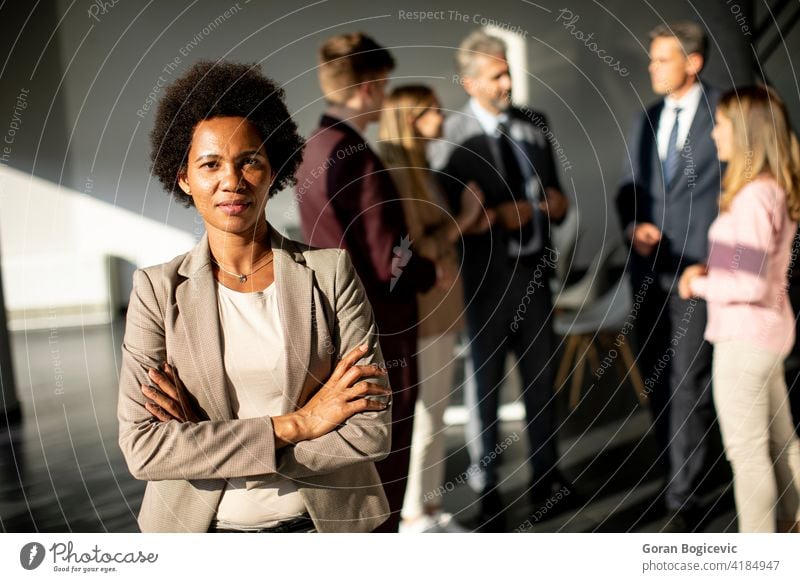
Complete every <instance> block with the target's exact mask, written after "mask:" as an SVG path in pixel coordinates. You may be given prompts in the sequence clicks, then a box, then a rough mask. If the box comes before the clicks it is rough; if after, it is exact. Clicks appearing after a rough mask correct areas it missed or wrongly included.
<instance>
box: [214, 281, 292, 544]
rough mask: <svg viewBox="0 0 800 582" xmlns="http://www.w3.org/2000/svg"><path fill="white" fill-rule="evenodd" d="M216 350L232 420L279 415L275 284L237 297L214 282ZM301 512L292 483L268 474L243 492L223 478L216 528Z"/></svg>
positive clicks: (280, 354) (281, 369)
mask: <svg viewBox="0 0 800 582" xmlns="http://www.w3.org/2000/svg"><path fill="white" fill-rule="evenodd" d="M217 304H218V307H219V321H220V329H221V331H222V346H223V347H222V351H223V361H224V364H225V375H226V380H227V388H228V395H229V398H230V401H231V408H232V411H233V415H234V418H256V417H261V416H277V415H280V414H283V413H284V412H285V411H286V410H287V409H288V406H287V405H286V404H285V402H284V387H285V385H286V356H285V349H286V342H285V339H284V336H283V328H282V327H281V318H280V313H279V312H278V297H277V293H276V292H275V284H272V285H270V286H269V287H267V288H266V289H265V290H264V291H258V292H256V293H239V292H238V291H233V290H232V289H228V288H227V287H225V286H224V285H222V284H220V283H217ZM304 513H306V506H305V503H304V502H303V498H302V496H301V495H300V493H299V492H298V491H297V488H296V487H295V485H294V483H293V482H292V481H291V480H289V479H285V478H282V477H281V476H280V475H272V476H269V477H267V478H266V479H264V480H263V481H261V482H260V483H259V485H258V486H257V487H255V488H253V489H250V490H249V491H248V490H247V489H246V488H245V479H243V478H238V479H229V480H228V485H227V487H226V488H225V491H224V493H223V494H222V499H221V500H220V502H219V507H218V508H217V518H216V519H217V527H223V528H229V529H247V528H253V529H255V528H263V527H272V526H274V525H277V524H278V523H279V522H281V521H285V520H287V519H291V518H293V517H297V516H298V515H302V514H304Z"/></svg>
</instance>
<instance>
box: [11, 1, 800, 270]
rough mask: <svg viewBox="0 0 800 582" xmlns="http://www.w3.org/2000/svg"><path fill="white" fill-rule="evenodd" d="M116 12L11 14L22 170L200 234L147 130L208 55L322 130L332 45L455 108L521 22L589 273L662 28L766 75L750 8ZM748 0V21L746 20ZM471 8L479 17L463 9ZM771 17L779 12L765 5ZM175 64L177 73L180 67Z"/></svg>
mask: <svg viewBox="0 0 800 582" xmlns="http://www.w3.org/2000/svg"><path fill="white" fill-rule="evenodd" d="M102 4H103V3H102V2H93V1H89V0H76V1H75V2H72V1H66V0H62V1H56V2H41V3H40V4H38V5H37V7H36V9H35V12H34V13H33V15H32V16H31V18H29V19H28V20H27V22H26V18H27V17H28V16H29V14H28V10H30V8H29V7H28V3H22V2H18V3H8V2H7V3H4V4H3V7H2V9H1V10H0V21H2V22H3V25H2V26H3V34H2V35H0V42H1V43H2V47H3V48H5V49H6V50H5V51H3V53H2V54H5V55H7V57H8V58H7V60H6V64H5V66H4V68H3V70H2V74H1V75H0V76H2V88H3V89H2V95H0V124H5V119H6V118H8V119H9V120H10V119H11V117H12V115H13V110H14V103H15V102H16V95H17V93H18V92H19V89H20V88H23V87H25V88H28V89H29V90H30V99H29V102H30V107H29V108H28V109H27V110H26V112H25V113H24V119H23V123H22V127H21V129H20V131H18V132H17V139H16V142H15V143H14V150H13V155H12V156H11V157H10V159H9V160H8V161H7V163H9V164H10V165H12V166H15V167H18V168H21V169H23V170H25V171H33V172H35V173H36V174H38V175H40V176H42V177H45V178H48V179H50V180H54V181H57V182H59V181H60V182H61V183H63V184H65V185H67V186H69V187H72V188H75V189H78V190H80V191H83V192H87V193H90V194H91V195H93V196H95V197H97V198H98V199H101V200H104V201H107V202H109V203H112V204H116V205H118V206H119V207H122V208H126V209H129V210H132V211H135V212H141V213H144V215H145V216H148V217H150V218H154V219H156V220H159V221H161V222H164V223H166V224H170V225H174V226H178V227H180V228H182V229H185V230H187V231H190V232H192V231H194V230H196V228H197V225H196V224H195V221H194V215H193V211H189V210H185V209H183V208H182V207H180V206H175V205H171V204H170V201H169V199H168V198H167V196H166V195H164V194H163V192H162V190H161V188H160V186H159V184H157V183H155V182H153V181H151V180H150V176H149V174H148V140H147V135H148V132H149V130H150V128H151V125H152V121H153V113H154V112H153V109H150V110H147V111H146V110H145V106H146V104H147V102H148V101H147V100H148V94H150V93H151V92H152V91H153V90H154V88H155V90H156V92H158V91H159V89H158V87H157V85H159V84H164V82H169V81H171V80H172V79H174V78H175V77H176V76H177V75H179V74H180V73H181V72H182V71H184V70H185V69H186V68H187V66H189V65H190V64H191V63H193V62H194V61H196V60H197V59H200V58H218V57H226V58H229V59H234V60H239V61H261V62H262V63H263V68H264V70H265V72H266V73H267V74H269V75H270V76H272V77H275V78H276V79H277V80H278V81H279V82H281V83H282V84H284V86H285V89H286V92H287V96H288V102H289V106H290V109H291V110H292V111H293V112H294V113H295V115H296V119H297V120H298V122H299V124H300V127H301V130H302V131H303V133H308V132H309V131H310V130H311V129H312V128H313V127H314V125H315V122H316V119H317V117H318V115H319V113H320V111H321V110H322V103H321V101H320V99H319V93H318V88H317V84H316V73H315V70H314V67H315V64H316V63H315V50H316V47H317V46H318V45H319V44H320V42H321V41H322V40H323V39H324V38H326V37H327V36H329V35H331V34H334V33H336V32H341V31H347V30H353V29H360V30H363V31H365V32H367V33H370V34H372V35H374V36H375V38H377V39H378V40H379V42H381V43H383V44H384V45H386V46H388V47H391V48H392V52H393V53H394V55H395V57H396V59H397V61H398V63H399V67H398V68H397V70H396V71H395V77H396V80H395V81H394V82H395V83H402V82H403V81H404V78H410V79H413V80H415V81H418V80H420V79H425V80H427V81H428V82H429V83H431V84H432V85H434V86H435V87H436V89H437V91H438V92H439V94H440V95H441V98H442V99H443V102H444V103H445V105H446V106H447V107H452V108H455V107H458V106H460V105H461V103H463V101H464V94H463V93H462V91H461V89H460V87H459V86H458V85H457V84H455V83H453V82H452V73H453V69H452V62H453V61H452V56H453V48H454V47H455V46H456V45H457V44H458V42H459V40H460V39H461V38H462V37H463V36H464V35H466V34H467V33H468V32H469V31H471V30H473V29H474V28H476V27H477V26H478V25H479V24H481V23H482V21H481V19H482V18H488V19H492V20H495V21H498V22H500V23H504V24H506V25H507V26H509V27H517V29H518V30H520V31H522V33H523V34H525V36H526V38H527V39H528V51H529V54H528V62H529V68H530V71H529V81H530V95H531V103H530V105H531V106H533V107H535V108H537V109H542V110H544V111H545V112H546V113H547V114H548V116H549V118H550V120H551V124H552V126H553V130H554V131H555V132H556V134H557V136H558V138H559V140H560V141H561V143H562V144H563V146H564V151H565V155H566V156H567V158H568V160H569V162H570V164H569V165H570V166H571V168H570V169H568V170H566V171H564V172H563V174H562V178H563V181H564V186H565V189H567V190H568V191H569V192H570V194H571V195H573V196H574V197H575V198H576V199H577V207H578V209H579V211H580V213H581V223H582V228H583V229H585V230H587V231H588V234H587V235H586V237H585V238H584V239H582V241H581V248H580V251H579V255H578V263H584V264H585V263H587V262H588V260H589V259H590V258H591V256H592V253H593V251H594V250H596V249H597V248H598V244H599V243H600V242H601V241H602V240H603V239H604V238H605V237H617V236H618V226H617V223H616V219H615V217H614V216H613V211H612V205H611V204H610V202H611V200H612V199H613V195H614V190H615V185H616V181H617V179H618V177H619V174H620V170H621V166H622V159H623V152H624V137H623V136H624V135H625V131H626V129H627V127H628V126H629V124H630V121H631V119H632V118H633V116H634V115H635V114H636V112H637V111H640V110H641V103H642V102H644V103H648V102H650V101H652V100H653V99H654V96H653V94H652V93H651V91H650V88H649V82H648V78H647V72H646V65H647V31H648V30H649V29H650V28H651V27H652V26H653V25H654V24H655V23H657V22H659V21H660V20H662V19H663V20H666V21H669V20H672V19H676V18H695V19H702V20H704V21H705V23H706V25H707V26H708V28H709V29H710V31H711V33H712V35H713V38H714V40H713V42H712V44H713V46H712V54H711V57H710V60H709V66H708V71H707V75H706V76H707V78H708V79H709V80H711V81H712V82H714V83H715V84H717V85H720V86H730V85H732V84H733V83H738V82H745V81H749V80H750V70H751V66H750V65H751V63H750V61H751V59H752V53H751V49H750V47H749V45H748V44H747V42H748V41H749V40H750V39H752V36H750V37H748V36H746V34H744V32H746V30H743V29H742V28H741V26H742V25H743V24H744V25H747V26H749V28H750V30H752V29H753V28H754V26H755V24H754V22H753V21H754V19H755V18H754V16H753V14H752V13H751V8H748V6H749V5H750V2H745V1H740V2H738V4H736V2H728V1H727V0H719V1H714V2H712V1H709V2H703V3H690V2H689V1H688V0H657V1H654V2H644V1H641V2H640V1H630V0H628V1H623V0H611V1H608V2H603V3H602V5H601V3H596V2H589V1H586V0H584V1H579V2H573V3H571V4H566V3H564V2H555V1H554V0H541V1H540V2H538V3H529V2H522V1H517V0H501V1H495V2H486V1H485V0H460V1H459V2H455V1H453V2H437V3H432V2H430V1H424V2H423V1H412V2H403V3H397V2H390V1H386V0H373V1H372V2H370V3H366V2H353V1H340V0H330V1H328V2H323V3H320V4H316V5H314V6H310V7H309V8H305V9H303V8H302V6H303V5H302V4H297V5H295V6H291V7H290V6H289V5H287V4H285V3H280V4H279V3H275V2H267V1H266V0H252V1H250V2H248V1H247V0H239V2H238V3H237V2H231V1H227V0H225V1H222V0H207V1H203V2H153V1H151V2H143V1H139V2H135V1H132V0H119V1H118V3H117V4H114V5H112V2H110V1H107V2H105V8H104V9H100V8H99V6H101V5H102ZM734 5H736V6H738V7H740V8H741V13H742V14H743V15H744V17H743V18H744V20H740V22H737V19H736V15H735V14H734V12H733V11H732V8H733V6H734ZM565 6H568V7H569V10H570V11H571V12H572V13H573V15H575V16H578V17H579V19H578V20H577V21H574V22H573V24H574V27H573V28H571V29H569V30H568V29H567V28H565V26H564V24H563V21H562V22H557V18H558V17H559V11H560V10H561V9H562V8H564V7H565ZM696 9H700V10H702V13H700V14H698V13H697V12H695V10H696ZM226 10H227V11H229V12H228V15H227V16H226V15H225V13H226ZM401 10H402V11H404V12H411V11H415V10H438V11H444V13H443V16H444V19H440V20H432V21H427V22H419V21H414V20H409V19H405V18H401V17H400V11H401ZM456 10H457V11H458V12H459V13H460V14H462V15H466V20H467V22H464V21H463V20H462V19H460V18H456V17H455V14H454V13H451V12H449V11H456ZM89 11H92V14H91V15H90V14H89ZM292 11H294V12H293V13H292ZM736 12H739V11H738V10H737V11H736ZM756 12H757V14H759V15H760V14H761V13H765V10H764V8H763V5H762V4H759V5H758V6H757V10H756ZM215 20H216V22H217V24H210V23H213V22H214V21H215ZM570 31H572V32H573V33H574V32H576V31H581V32H583V33H584V34H587V35H588V34H593V35H594V37H593V39H594V40H595V41H596V43H597V48H598V49H604V50H605V51H606V54H608V55H612V56H613V57H614V59H618V60H619V61H620V67H625V68H626V69H627V70H628V71H629V74H628V75H627V76H621V75H620V74H619V73H618V72H615V71H614V70H612V68H611V67H609V66H607V65H606V64H604V63H603V62H602V61H601V60H600V59H599V58H598V57H597V55H596V54H595V53H593V52H592V51H591V50H590V49H589V48H587V47H586V46H585V45H584V43H581V42H580V41H579V40H578V39H576V38H575V36H573V35H572V34H570ZM18 33H20V34H19V40H18V41H17V43H16V44H13V43H14V39H15V38H16V37H17V34H18ZM787 43H788V44H789V47H782V48H781V49H780V50H779V51H778V53H776V55H775V57H774V58H773V59H772V60H771V61H769V62H767V63H766V64H765V68H766V71H767V74H769V75H770V80H771V81H772V82H774V83H776V84H777V85H778V87H779V89H780V90H781V91H782V93H783V95H784V96H785V98H787V100H789V101H790V102H791V103H792V105H793V107H794V106H795V104H796V103H797V94H798V93H797V87H796V81H795V80H794V77H793V76H792V75H789V74H786V73H787V72H788V71H791V70H793V68H792V67H793V63H792V62H791V58H790V57H791V55H793V54H794V55H796V54H797V53H798V51H797V48H798V45H799V44H800V31H798V30H795V31H794V32H793V33H792V34H791V35H790V36H789V37H788V38H787ZM40 55H41V60H40V61H39V57H40ZM721 55H724V59H723V58H722V57H721ZM176 58H177V59H179V62H178V61H176ZM37 61H39V63H38V68H36V70H35V71H34V67H35V66H36V63H37ZM170 63H173V64H174V65H175V67H174V68H172V69H170V68H167V69H165V67H168V66H169V65H170ZM159 77H161V79H159ZM795 113H797V111H795ZM45 120H46V121H45ZM37 148H38V149H37ZM34 160H35V162H34ZM290 202H291V195H290V193H283V194H281V195H280V196H279V198H278V199H276V200H275V201H273V202H272V203H271V204H272V205H273V206H274V207H275V208H273V209H272V210H273V212H274V213H275V214H276V215H278V214H280V215H284V214H285V211H284V209H285V208H287V207H288V206H290Z"/></svg>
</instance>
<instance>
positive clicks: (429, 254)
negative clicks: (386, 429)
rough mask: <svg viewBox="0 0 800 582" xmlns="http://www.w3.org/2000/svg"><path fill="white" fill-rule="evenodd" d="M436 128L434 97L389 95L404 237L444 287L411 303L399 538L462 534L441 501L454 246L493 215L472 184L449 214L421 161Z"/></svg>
mask: <svg viewBox="0 0 800 582" xmlns="http://www.w3.org/2000/svg"><path fill="white" fill-rule="evenodd" d="M443 122H444V116H443V115H442V112H441V109H440V105H439V101H438V99H437V98H436V95H435V94H434V93H433V91H432V90H431V89H430V88H429V87H426V86H423V85H408V86H404V87H398V88H397V89H395V90H394V91H393V92H392V93H391V95H389V97H388V98H387V100H386V102H385V103H384V109H383V112H382V117H381V123H380V145H381V154H382V157H383V160H384V163H385V164H386V166H387V168H389V171H390V173H391V175H392V178H393V179H394V181H395V184H396V185H397V190H398V192H399V193H400V196H401V197H402V200H403V210H404V213H405V219H406V222H407V224H408V229H409V233H408V234H409V238H410V240H411V241H412V242H413V243H414V247H415V248H416V249H417V252H419V253H420V254H421V255H423V256H424V257H425V258H427V259H430V260H432V261H434V262H435V263H436V266H437V269H438V270H439V271H440V272H442V273H444V277H442V278H440V281H448V283H447V284H446V285H437V286H436V287H434V288H433V289H431V290H430V291H427V292H426V293H421V294H418V296H417V297H418V301H419V328H418V330H419V341H418V351H419V360H418V362H419V378H420V391H419V398H418V400H417V404H416V409H415V412H414V431H413V437H412V444H411V465H410V468H409V477H408V488H407V489H406V494H405V500H404V503H403V511H402V517H403V522H402V524H401V528H400V531H401V532H456V531H464V529H463V528H461V527H460V526H458V525H457V524H456V523H455V522H454V521H453V520H452V516H451V515H449V514H446V513H443V512H442V498H441V495H440V492H441V487H440V486H441V485H442V482H443V479H444V469H445V454H444V453H445V438H444V437H445V434H444V411H445V408H446V407H447V403H448V401H449V399H450V393H451V391H452V388H453V381H454V373H455V365H456V359H455V357H454V350H455V347H456V343H457V340H458V335H459V332H460V331H461V330H462V329H463V327H464V321H463V317H462V312H463V310H464V298H463V290H462V287H461V281H460V280H459V279H458V277H457V271H458V254H457V252H456V243H457V241H458V240H459V238H460V236H461V234H462V233H470V232H480V231H482V230H486V229H488V228H489V226H490V225H491V221H492V216H491V215H490V214H487V213H486V212H485V211H484V210H483V207H482V205H481V202H482V196H481V193H480V191H479V190H478V188H477V186H476V185H475V184H468V185H467V187H466V188H465V189H464V192H463V193H462V213H461V214H460V215H459V216H452V215H451V214H450V213H449V212H448V210H447V206H446V203H445V201H444V198H443V196H442V194H441V192H440V191H439V189H438V184H437V182H436V180H435V176H433V175H432V173H431V170H430V167H429V165H428V161H427V159H426V156H425V149H426V146H427V144H428V142H429V140H432V139H437V138H439V137H441V134H442V123H443Z"/></svg>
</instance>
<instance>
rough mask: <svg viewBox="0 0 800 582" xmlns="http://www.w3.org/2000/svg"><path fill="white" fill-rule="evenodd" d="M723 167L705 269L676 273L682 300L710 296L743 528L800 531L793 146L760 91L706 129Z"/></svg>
mask: <svg viewBox="0 0 800 582" xmlns="http://www.w3.org/2000/svg"><path fill="white" fill-rule="evenodd" d="M712 136H713V138H714V142H715V143H716V146H717V154H718V156H719V159H720V160H721V161H723V162H727V163H728V167H727V169H726V171H725V175H724V178H723V183H722V184H723V192H722V196H721V198H720V214H719V216H718V217H717V219H716V220H715V221H714V223H713V224H712V225H711V229H710V230H709V234H708V238H709V249H710V250H709V257H708V264H706V265H692V266H690V267H688V268H687V269H686V270H685V271H684V273H683V276H682V277H681V280H680V284H679V292H680V295H681V297H683V298H686V299H688V298H690V297H703V298H705V299H706V301H707V302H708V323H707V325H706V339H708V341H710V342H711V343H713V344H714V360H713V395H714V405H715V407H716V409H717V415H718V417H719V424H720V429H721V432H722V439H723V443H724V445H725V454H726V456H727V457H728V460H729V461H730V463H731V466H732V468H733V484H734V496H735V499H736V509H737V514H738V519H739V531H741V532H775V531H783V532H787V531H795V532H796V531H798V528H797V525H798V524H797V520H798V518H799V517H800V511H799V509H800V442H798V438H797V435H796V434H795V432H794V423H793V422H792V417H791V412H790V409H789V398H788V393H787V389H786V382H785V380H784V371H783V361H784V359H785V358H786V356H787V355H788V353H789V351H790V350H791V348H792V345H793V344H794V340H795V321H794V314H793V313H792V307H791V305H790V304H789V298H788V293H787V286H788V276H787V270H788V268H789V266H790V264H791V261H792V257H791V255H792V241H793V239H794V236H795V232H796V230H797V220H798V219H800V148H798V142H797V138H796V137H795V135H794V134H793V133H792V131H791V129H790V126H789V120H788V116H787V113H786V107H785V105H784V103H783V102H782V101H781V99H780V98H779V97H778V96H777V94H776V93H775V92H774V91H772V90H771V89H769V88H767V87H746V88H741V89H736V90H733V91H730V92H728V93H726V94H725V95H723V96H722V98H721V99H720V102H719V105H717V112H716V124H715V127H714V131H713V133H712Z"/></svg>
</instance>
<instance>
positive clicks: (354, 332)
mask: <svg viewBox="0 0 800 582" xmlns="http://www.w3.org/2000/svg"><path fill="white" fill-rule="evenodd" d="M334 288H335V294H336V296H335V303H334V304H335V308H336V321H335V322H334V332H335V337H336V338H337V339H338V342H337V343H338V346H337V347H338V353H340V354H346V353H348V352H350V351H351V350H353V349H355V348H356V347H358V346H359V345H361V344H363V343H365V342H366V343H367V344H368V345H369V351H368V352H367V353H368V354H369V355H368V356H367V357H364V358H362V359H361V360H359V362H358V364H359V365H367V364H373V363H379V364H385V363H384V361H383V354H382V352H381V347H380V344H379V342H378V329H377V326H376V325H375V318H374V316H373V314H372V308H371V307H370V304H369V301H368V300H367V296H366V294H365V292H364V287H363V286H362V285H361V281H360V280H359V278H358V275H357V274H356V271H355V269H354V267H353V264H352V262H351V261H350V257H349V255H348V254H347V252H345V251H340V253H339V259H338V261H337V266H336V282H335V285H334ZM368 380H370V381H372V382H375V383H376V384H383V385H384V386H388V385H389V382H388V380H387V379H386V377H380V378H371V379H368ZM391 423H392V415H391V406H388V407H387V408H386V409H384V410H381V411H368V412H361V413H359V414H355V415H353V416H351V417H350V418H349V419H348V420H347V421H346V422H345V423H344V424H343V425H342V426H341V427H339V428H338V429H336V430H334V431H332V432H329V433H328V434H325V435H323V436H321V437H319V438H316V439H313V440H310V441H303V442H300V443H297V444H296V445H292V446H288V447H284V448H282V449H279V450H278V461H279V462H278V468H277V472H278V473H280V474H281V475H284V476H286V477H289V478H294V479H297V478H302V477H307V476H311V475H316V474H320V473H331V472H333V471H336V470H338V469H341V468H343V467H347V466H349V465H353V464H355V463H363V462H367V461H379V460H381V459H383V458H385V457H386V456H387V455H388V454H389V448H390V446H391Z"/></svg>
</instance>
